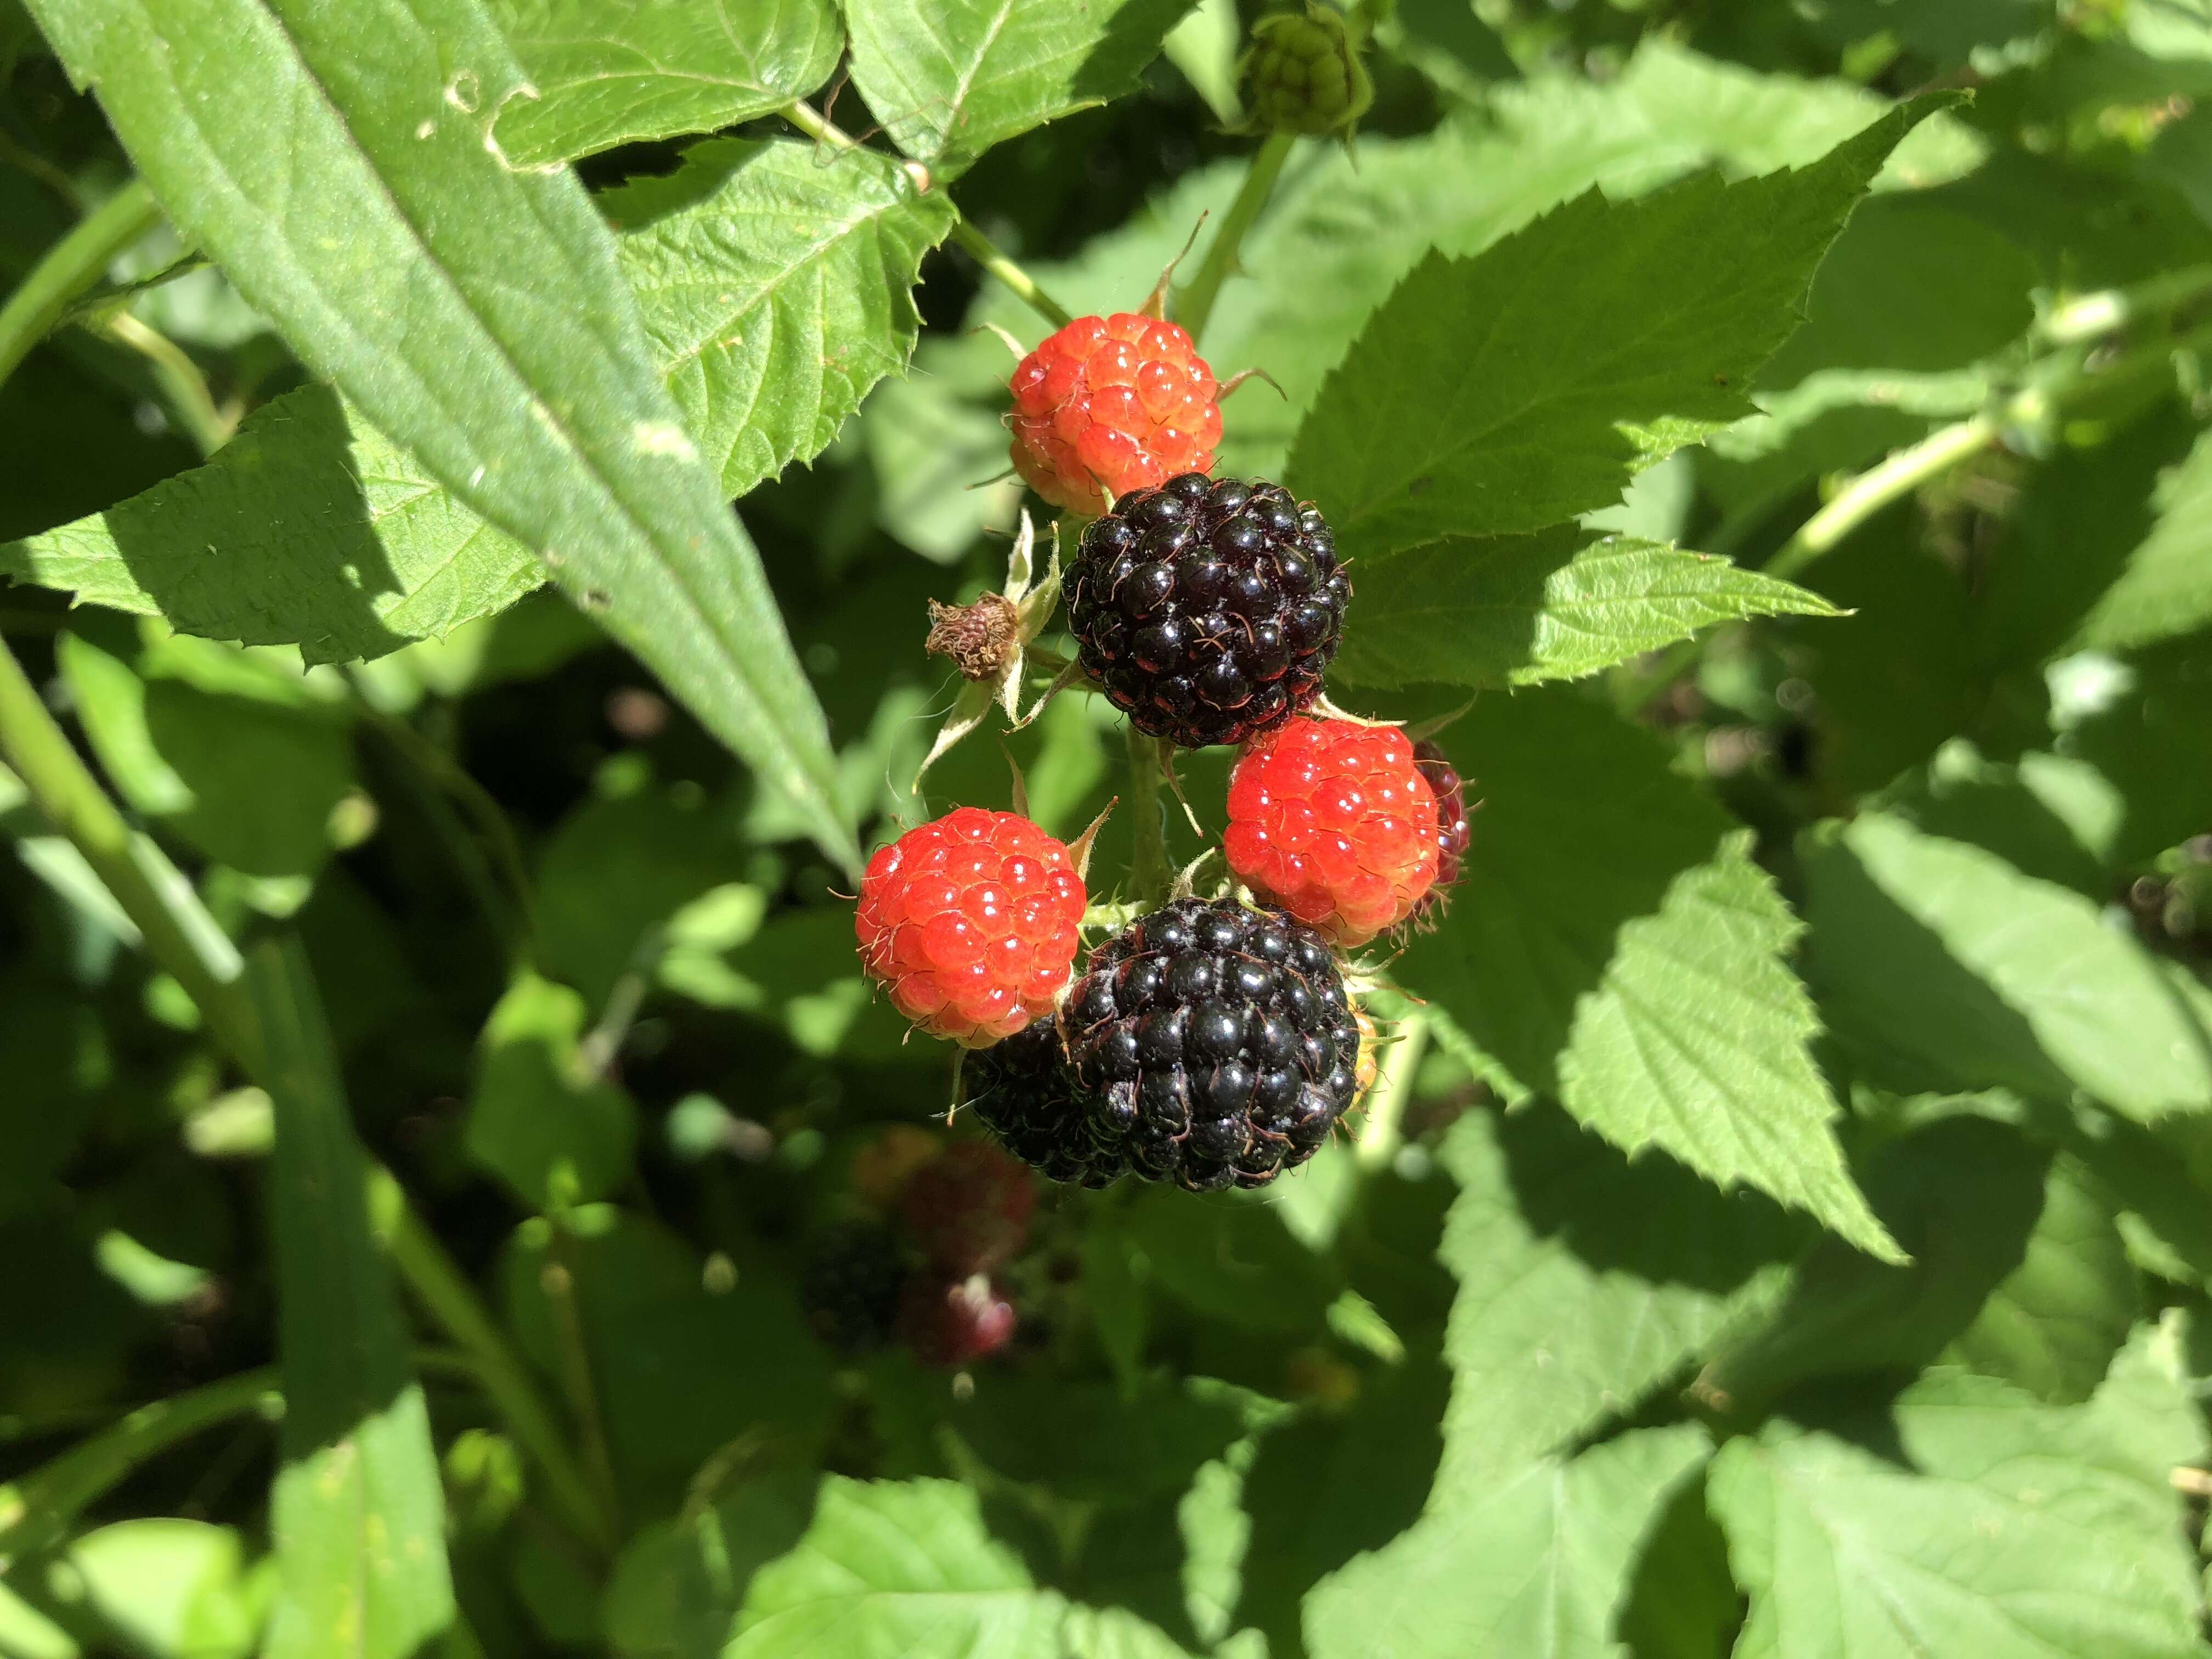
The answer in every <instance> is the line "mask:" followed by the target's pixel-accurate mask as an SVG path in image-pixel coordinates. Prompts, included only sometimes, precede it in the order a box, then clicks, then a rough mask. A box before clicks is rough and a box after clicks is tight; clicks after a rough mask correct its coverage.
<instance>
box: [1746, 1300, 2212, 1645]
mask: <svg viewBox="0 0 2212 1659" xmlns="http://www.w3.org/2000/svg"><path fill="white" fill-rule="evenodd" d="M2174 1335H2175V1333H2174V1332H2172V1330H2166V1331H2161V1332H2160V1333H2159V1334H2157V1335H2156V1336H2155V1337H2154V1338H2149V1339H2147V1340H2144V1339H2139V1340H2137V1341H2136V1342H2135V1343H2134V1344H2132V1345H2131V1346H2130V1347H2129V1349H2128V1350H2127V1351H2126V1352H2124V1354H2123V1355H2122V1357H2121V1358H2120V1360H2119V1361H2118V1364H2115V1365H2114V1367H2113V1369H2112V1376H2111V1378H2110V1380H2108V1381H2107V1382H2106V1383H2105V1385H2104V1386H2103V1387H2102V1388H2101V1389H2099V1390H2098V1392H2097V1394H2096V1396H2095V1397H2094V1398H2093V1399H2092V1400H2091V1401H2089V1403H2088V1404H2087V1405H2084V1406H2075V1407H2063V1406H2059V1407H2054V1406H2046V1405H2044V1404H2042V1403H2040V1402H2039V1401H2036V1400H2034V1399H2033V1397H2032V1396H2030V1395H2027V1394H2025V1393H2023V1392H2021V1390H2019V1389H2014V1388H2011V1387H2009V1386H2008V1385H2007V1384H2005V1383H2000V1382H1996V1381H1995V1380H1994V1379H1991V1378H1989V1377H1981V1376H1969V1375H1966V1374H1965V1373H1961V1372H1947V1371H1937V1372H1935V1373H1933V1374H1931V1375H1930V1376H1928V1377H1926V1378H1925V1379H1923V1381H1922V1382H1920V1383H1917V1384H1915V1385H1914V1386H1913V1387H1912V1388H1911V1389H1908V1390H1907V1391H1906V1392H1905V1394H1903V1395H1900V1396H1899V1398H1898V1400H1897V1401H1896V1403H1895V1405H1894V1407H1893V1408H1892V1410H1891V1412H1890V1413H1889V1414H1888V1415H1887V1418H1885V1419H1881V1420H1879V1421H1874V1422H1866V1423H1862V1424H1858V1425H1846V1426H1845V1427H1844V1429H1843V1430H1842V1431H1840V1432H1835V1431H1824V1430H1820V1429H1816V1428H1803V1427H1800V1426H1798V1425H1796V1424H1794V1423H1790V1422H1787V1421H1782V1420H1778V1421H1776V1422H1774V1423H1772V1424H1771V1425H1768V1427H1767V1428H1766V1429H1765V1430H1764V1431H1762V1432H1761V1433H1760V1434H1759V1436H1758V1437H1756V1438H1749V1437H1747V1438H1743V1439H1738V1440H1732V1441H1730V1442H1729V1443H1728V1445H1727V1446H1725V1447H1724V1448H1723V1449H1722V1450H1721V1453H1720V1455H1719V1456H1718V1457H1717V1458H1716V1459H1715V1460H1714V1463H1713V1469H1712V1485H1711V1494H1712V1504H1713V1510H1714V1513H1715V1514H1716V1516H1717V1517H1718V1518H1719V1520H1720V1522H1721V1524H1722V1527H1723V1529H1724V1530H1725V1531H1726V1532H1727V1533H1728V1535H1729V1559H1731V1560H1732V1561H1733V1563H1734V1564H1735V1574H1736V1581H1737V1582H1738V1583H1741V1585H1743V1586H1744V1587H1745V1588H1746V1589H1748V1590H1749V1591H1750V1593H1751V1617H1750V1620H1749V1622H1748V1623H1747V1625H1746V1626H1745V1628H1744V1632H1743V1635H1742V1637H1741V1639H1740V1640H1739V1641H1738V1642H1737V1644H1736V1648H1735V1659H1778V1656H1781V1655H1784V1654H1787V1655H1789V1656H1790V1659H1920V1656H1924V1655H1928V1654H1939V1653H1940V1654H1954V1653H1955V1654H1969V1653H1970V1654H1973V1655H1975V1656H1976V1659H2051V1656H2053V1655H2057V1654H2089V1653H2093V1654H2097V1655H2099V1656H2100V1659H2186V1656H2197V1655H2201V1654H2202V1653H2203V1643H2202V1640H2201V1638H2200V1636H2199V1633H2198V1627H2197V1613H2198V1598H2197V1582H2196V1581H2197V1572H2196V1565H2195V1561H2194V1558H2193V1553H2192V1552H2191V1551H2190V1550H2189V1549H2188V1548H2187V1547H2186V1546H2185V1544H2184V1543H2183V1541H2182V1534H2181V1529H2180V1524H2179V1523H2180V1518H2181V1517H2180V1509H2179V1500H2178V1498H2176V1496H2175V1494H2174V1492H2173V1491H2172V1487H2170V1486H2168V1485H2167V1482H2166V1477H2167V1474H2168V1473H2169V1472H2170V1471H2171V1470H2172V1468H2174V1467H2175V1466H2176V1465H2177V1464H2180V1463H2185V1462H2191V1461H2192V1460H2194V1459H2195V1458H2197V1456H2199V1455H2201V1454H2202V1451H2203V1440H2204V1433H2203V1422H2202V1419H2199V1418H2198V1417H2197V1413H2196V1411H2195V1408H2194V1407H2192V1406H2191V1404H2190V1402H2189V1400H2188V1397H2187V1395H2186V1394H2185V1392H2184V1391H2183V1389H2182V1387H2181V1386H2180V1383H2179V1377H2178V1375H2177V1366H2176V1364H2175V1361H2174V1359H2173V1358H2172V1356H2171V1354H2170V1353H2169V1352H2167V1350H2169V1349H2170V1348H2171V1346H2172V1339H2173V1338H2174Z"/></svg>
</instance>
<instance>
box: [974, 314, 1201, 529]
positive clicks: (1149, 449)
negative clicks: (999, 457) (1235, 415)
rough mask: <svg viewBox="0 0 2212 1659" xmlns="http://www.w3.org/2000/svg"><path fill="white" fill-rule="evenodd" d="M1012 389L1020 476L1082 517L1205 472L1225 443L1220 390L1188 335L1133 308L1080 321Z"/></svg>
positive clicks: (1025, 363) (1043, 349)
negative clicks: (1178, 477) (1175, 478)
mask: <svg viewBox="0 0 2212 1659" xmlns="http://www.w3.org/2000/svg"><path fill="white" fill-rule="evenodd" d="M1219 390H1220V388H1219V387H1218V386H1216V385H1215V383H1214V379H1213V371H1212V369H1210V368H1207V367H1206V360H1205V359H1204V358H1203V357H1200V356H1199V355H1198V349H1197V348H1196V347H1195V346H1194V345H1193V344H1192V343H1191V337H1190V336H1189V335H1188V334H1187V333H1185V332H1184V331H1182V329H1181V328H1178V327H1177V326H1176V325H1175V324H1173V323H1165V322H1160V321H1157V320H1155V319H1152V318H1150V317H1140V316H1138V315H1137V314H1136V313H1133V312H1127V311H1121V312H1116V313H1115V314H1114V315H1112V316H1111V317H1079V318H1077V319H1075V320H1074V321H1073V322H1072V323H1070V324H1068V325H1067V326H1066V327H1065V328H1063V329H1061V330H1060V331H1059V332H1058V333H1056V334H1054V335H1052V336H1050V337H1048V338H1047V339H1046V340H1045V342H1044V343H1043V344H1042V345H1040V346H1038V347H1037V349H1036V350H1035V351H1032V352H1031V353H1030V355H1029V356H1026V357H1024V358H1023V359H1022V361H1021V363H1020V366H1019V367H1018V368H1016V369H1015V370H1014V378H1013V382H1012V392H1013V394H1014V408H1013V413H1012V415H1011V416H1009V417H1008V425H1009V426H1011V427H1012V430H1013V435H1014V439H1013V443H1012V446H1011V447H1010V449H1009V451H1008V453H1010V454H1011V455H1012V458H1013V463H1014V470H1015V471H1017V472H1019V473H1020V474H1021V475H1022V480H1023V482H1024V483H1027V484H1028V485H1029V487H1030V489H1034V490H1036V493H1037V494H1038V495H1042V496H1043V497H1044V498H1045V500H1047V501H1050V502H1051V503H1052V504H1053V505H1054V507H1070V508H1073V510H1074V511H1076V512H1079V513H1103V512H1104V511H1105V510H1106V505H1107V501H1108V498H1109V497H1115V498H1118V497H1120V496H1122V495H1127V494H1128V493H1129V492H1130V491H1132V490H1137V489H1148V488H1150V487H1151V486H1152V485H1154V484H1157V483H1161V482H1162V481H1163V480H1164V479H1165V478H1166V477H1168V476H1169V475H1170V474H1171V473H1176V472H1190V471H1198V472H1203V471H1206V470H1207V469H1208V468H1210V467H1212V465H1213V452H1214V449H1215V447H1216V446H1218V444H1219V443H1220V441H1221V409H1220V406H1219V404H1218V403H1217V402H1216V401H1215V399H1216V398H1217V396H1218V392H1219Z"/></svg>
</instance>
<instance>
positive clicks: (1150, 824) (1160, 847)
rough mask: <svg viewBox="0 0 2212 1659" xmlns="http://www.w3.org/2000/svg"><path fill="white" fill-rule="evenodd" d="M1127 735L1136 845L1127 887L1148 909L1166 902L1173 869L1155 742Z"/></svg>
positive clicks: (1134, 732) (1140, 735) (1133, 732)
mask: <svg viewBox="0 0 2212 1659" xmlns="http://www.w3.org/2000/svg"><path fill="white" fill-rule="evenodd" d="M1128 732H1129V811H1130V812H1131V814H1132V819H1131V823H1130V833H1131V835H1132V836H1133V837H1134V838H1135V842H1136V846H1135V850H1134V852H1133V854H1132V856H1131V859H1130V861H1129V884H1130V885H1131V886H1133V887H1134V888H1135V889H1136V890H1137V897H1138V898H1139V900H1140V901H1142V902H1144V904H1145V905H1146V907H1147V908H1150V907H1151V906H1152V905H1155V904H1158V903H1160V902H1163V901H1164V900H1165V899H1166V897H1167V896H1168V886H1169V884H1170V883H1171V882H1172V881H1173V880H1174V879H1175V866H1173V865H1171V864H1170V863H1169V862H1168V843H1167V822H1166V818H1165V817H1164V813H1163V811H1162V804H1161V801H1160V745H1159V740H1158V738H1150V737H1147V736H1146V735H1145V734H1144V733H1143V732H1139V730H1137V728H1136V727H1135V726H1130V727H1129V728H1128Z"/></svg>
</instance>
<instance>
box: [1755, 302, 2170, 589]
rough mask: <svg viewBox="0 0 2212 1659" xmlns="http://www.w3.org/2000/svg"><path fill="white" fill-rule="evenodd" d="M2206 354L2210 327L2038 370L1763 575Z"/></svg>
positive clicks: (1912, 454) (1913, 451)
mask: <svg viewBox="0 0 2212 1659" xmlns="http://www.w3.org/2000/svg"><path fill="white" fill-rule="evenodd" d="M2208 350H2212V324H2208V325H2205V326H2203V327H2201V328H2197V329H2195V330H2193V331H2191V332H2189V333H2187V334H2185V335H2182V336H2179V337H2177V338H2173V339H2168V340H2154V341H2151V342H2149V343H2146V344H2144V345H2141V346H2137V347H2136V349H2133V350H2131V351H2128V352H2125V353H2123V354H2122V355H2121V356H2118V357H2117V358H2114V359H2112V361H2111V362H2106V363H2103V364H2101V365H2099V364H2096V363H2095V362H2094V358H2093V356H2084V355H2083V354H2081V352H2080V350H2079V348H2074V349H2069V352H2068V353H2067V354H2066V355H2065V356H2063V357H2058V358H2055V359H2053V360H2051V361H2049V362H2045V363H2043V364H2039V365H2038V366H2037V367H2036V368H2033V369H2031V370H2030V372H2029V375H2028V380H2029V382H2030V384H2029V385H2028V386H2027V387H2026V388H2025V389H2023V390H2021V391H2020V392H2015V393H2014V394H2013V395H2012V396H2011V397H2009V398H2006V399H2005V400H2004V402H2003V403H2002V404H1999V405H1998V406H1997V407H1996V409H1994V410H1984V411H1983V412H1982V413H1981V414H1979V415H1974V416H1969V417H1968V418H1966V420H1963V421H1955V422H1953V423H1952V424H1950V425H1949V426H1947V427H1942V428H1938V429H1937V430H1936V431H1935V432H1932V433H1930V434H1929V435H1928V436H1927V437H1925V438H1923V439H1922V440H1921V441H1919V442H1918V443H1917V444H1914V445H1912V446H1911V447H1910V448H1907V449H1900V450H1899V451H1898V452H1897V453H1895V454H1893V455H1892V456H1890V457H1889V459H1887V460H1885V461H1883V462H1881V464H1880V465H1877V466H1874V467H1870V468H1869V469H1868V470H1867V471H1864V472H1862V473H1861V474H1859V476H1858V477H1856V478H1854V479H1852V480H1851V481H1850V483H1847V484H1845V485H1844V487H1843V489H1840V490H1838V492H1837V493H1836V495H1834V497H1833V498H1832V499H1831V500H1830V501H1828V503H1827V504H1826V506H1824V507H1821V508H1820V511H1819V512H1817V513H1814V515H1813V516H1812V517H1811V518H1809V519H1808V520H1805V522H1804V523H1803V524H1802V525H1801V526H1798V529H1797V532H1796V534H1795V535H1793V536H1791V537H1790V539H1789V540H1788V541H1786V542H1784V544H1782V546H1781V547H1780V548H1779V549H1778V550H1777V551H1776V552H1775V554H1774V556H1773V557H1772V558H1771V559H1769V560H1767V562H1766V563H1765V566H1763V567H1762V568H1763V569H1764V570H1765V574H1768V575H1770V576H1782V577H1794V576H1796V574H1798V573H1799V572H1800V571H1802V570H1803V569H1804V568H1805V567H1806V566H1808V565H1809V564H1811V563H1812V562H1814V560H1816V559H1818V558H1819V557H1820V556H1821V555H1822V554H1824V553H1826V552H1827V551H1828V550H1830V549H1831V548H1833V547H1834V546H1835V545H1836V544H1838V543H1839V542H1841V541H1842V540H1843V539H1844V538H1845V537H1847V536H1849V535H1850V533H1851V532H1853V531H1854V530H1857V528H1858V527H1859V526H1861V525H1863V524H1864V523H1865V522H1866V521H1867V520H1869V519H1870V518H1872V517H1874V515H1875V513H1879V512H1881V510H1882V508H1884V507H1887V506H1888V505H1889V504H1890V503H1891V502H1892V501H1896V500H1898V499H1899V497H1900V496H1903V495H1907V494H1909V493H1911V491H1912V490H1915V489H1918V488H1919V487H1920V486H1921V485H1922V484H1924V483H1928V482H1929V480H1930V479H1933V478H1936V477H1941V476H1942V474H1944V473H1945V472H1948V471H1950V469H1951V468H1953V467H1954V466H1956V465H1959V464H1960V462H1961V461H1965V460H1967V459H1972V457H1973V456H1976V455H1978V454H1981V453H1984V451H1986V450H1989V449H1992V448H1995V447H1996V446H1997V445H1998V444H1999V443H2000V442H2002V440H2003V437H2004V435H2005V433H2006V432H2007V431H2008V430H2010V429H2013V428H2019V427H2029V428H2033V427H2040V426H2048V425H2050V424H2051V422H2055V421H2056V420H2057V418H2058V417H2059V416H2061V415H2062V414H2063V412H2064V410H2065V408H2066V406H2067V405H2068V404H2071V403H2075V402H2077V401H2079V400H2080V399H2081V398H2084V397H2086V396H2087V395H2089V394H2091V393H2093V392H2110V391H2111V390H2112V388H2114V387H2115V386H2124V385H2126V384H2127V383H2128V382H2130V381H2131V380H2138V379H2141V378H2142V377H2143V376H2145V375H2148V374H2156V373H2160V372H2166V371H2169V370H2170V368H2171V366H2172V362H2173V361H2174V360H2175V359H2176V358H2177V357H2179V356H2185V355H2187V354H2190V353H2195V352H2203V351H2208Z"/></svg>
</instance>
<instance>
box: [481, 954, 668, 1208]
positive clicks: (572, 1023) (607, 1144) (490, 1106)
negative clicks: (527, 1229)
mask: <svg viewBox="0 0 2212 1659" xmlns="http://www.w3.org/2000/svg"><path fill="white" fill-rule="evenodd" d="M588 1018H589V1015H588V1012H587V1011H586V1008H585V1006H584V1000H583V998H581V997H580V996H578V995H577V994H575V993H574V991H572V990H570V989H569V988H568V987H567V986H565V985H556V984H555V983H554V982H553V981H550V980H544V979H539V978H538V977H537V976H536V975H526V976H525V977H523V978H520V979H519V980H517V981H515V982H514V984H513V985H512V986H510V987H508V988H507V994H505V995H504V996H502V997H501V998H500V1000H499V1004H498V1006H496V1007H495V1008H494V1009H493V1010H492V1011H491V1018H489V1019H488V1020H486V1021H485V1022H484V1029H483V1054H482V1057H481V1059H480V1060H479V1061H478V1063H477V1084H476V1090H475V1092H474V1093H473V1094H472V1095H471V1097H470V1098H469V1119H468V1127H467V1130H466V1132H465V1133H466V1139H467V1142H468V1148H469V1153H470V1155H471V1157H472V1158H475V1160H476V1161H477V1164H479V1165H481V1166H482V1167H483V1168H484V1169H486V1170H490V1171H491V1172H492V1173H493V1174H494V1175H496V1176H499V1177H500V1178H501V1180H503V1181H505V1182H507V1185H508V1186H509V1187H510V1188H513V1191H514V1193H515V1194H516V1196H517V1197H519V1198H520V1200H522V1202H523V1203H524V1204H526V1205H527V1206H529V1207H531V1208H532V1209H533V1210H538V1211H548V1210H556V1209H561V1208H564V1207H566V1206H569V1205H574V1204H584V1203H589V1202H591V1201H592V1200H594V1199H601V1198H605V1197H607V1196H608V1195H610V1194H612V1193H613V1192H614V1191H615V1190H616V1189H617V1188H620V1187H621V1186H622V1185H623V1183H624V1182H627V1181H628V1180H629V1178H630V1174H631V1164H630V1156H631V1152H632V1151H633V1149H634V1148H635V1145H636V1141H637V1109H636V1107H635V1106H634V1105H633V1104H632V1103H631V1102H630V1098H629V1095H627V1094H626V1093H624V1092H623V1090H622V1089H621V1088H620V1087H619V1086H617V1085H615V1084H613V1083H610V1082H609V1081H607V1080H606V1079H605V1078H604V1077H601V1076H599V1074H598V1073H594V1072H593V1071H592V1069H591V1068H590V1066H589V1064H588V1062H587V1061H586V1060H585V1058H584V1056H583V1055H582V1054H580V1052H579V1047H578V1045H579V1040H580V1038H581V1037H582V1036H583V1033H584V1028H585V1025H586V1023H587V1021H588Z"/></svg>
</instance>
